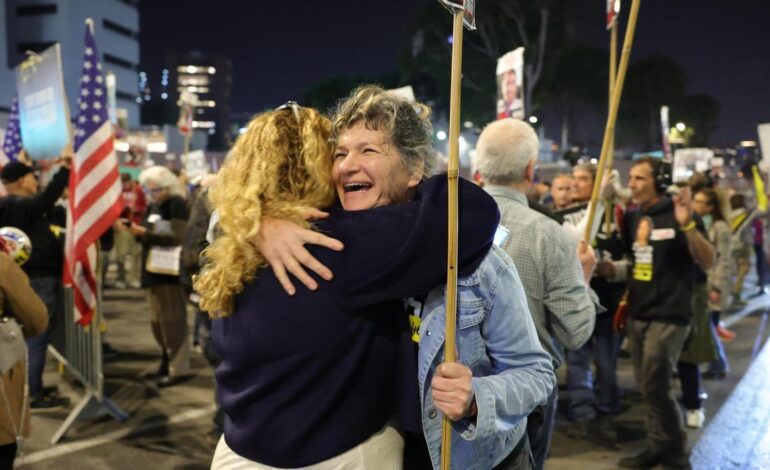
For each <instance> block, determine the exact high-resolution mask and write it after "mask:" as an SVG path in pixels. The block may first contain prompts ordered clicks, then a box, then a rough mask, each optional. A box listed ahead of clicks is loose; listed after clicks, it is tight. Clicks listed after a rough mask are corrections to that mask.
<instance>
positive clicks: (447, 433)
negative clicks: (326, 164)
mask: <svg viewBox="0 0 770 470" xmlns="http://www.w3.org/2000/svg"><path fill="white" fill-rule="evenodd" d="M462 64H463V10H456V11H455V12H454V28H453V31H452V78H451V82H450V101H449V162H448V165H447V179H448V190H449V191H448V192H449V222H448V224H447V240H448V250H447V277H446V338H445V340H444V361H445V362H455V361H456V360H457V354H456V346H455V326H456V324H457V321H456V320H457V224H458V217H457V213H458V207H457V192H458V186H457V185H458V177H459V174H460V80H461V79H462ZM451 457H452V422H451V421H450V419H449V418H448V417H447V416H446V415H444V417H443V419H442V422H441V469H442V470H449V464H450V462H451Z"/></svg>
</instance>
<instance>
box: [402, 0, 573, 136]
mask: <svg viewBox="0 0 770 470" xmlns="http://www.w3.org/2000/svg"><path fill="white" fill-rule="evenodd" d="M437 8H438V6H437V4H431V5H427V6H426V8H425V9H424V10H423V11H422V12H421V13H420V14H419V15H418V16H417V18H416V20H415V21H414V23H413V25H412V27H411V28H410V34H409V37H411V38H412V41H411V44H409V48H408V50H407V51H406V52H405V54H404V59H403V64H402V65H403V67H402V69H403V70H404V71H405V73H404V75H403V76H402V80H403V81H404V82H405V83H409V84H411V85H412V86H413V87H414V88H415V92H416V93H417V94H418V97H425V96H428V97H431V101H432V103H431V104H432V105H433V106H434V107H435V108H438V109H440V110H444V111H446V110H448V109H449V103H448V99H449V79H450V68H451V49H452V45H451V41H450V40H451V37H450V36H451V21H449V18H448V17H447V15H442V14H440V13H441V12H439V11H438V9H437ZM571 8H572V2H569V1H568V0H540V1H537V2H533V1H531V0H486V1H484V2H482V3H480V4H479V8H478V10H477V11H476V22H477V24H478V30H477V31H474V32H467V33H466V34H464V55H463V81H462V88H463V103H462V109H463V116H464V119H465V118H467V119H470V120H475V121H477V122H486V121H489V120H491V119H493V118H494V115H495V109H494V106H495V105H494V103H495V97H496V83H495V67H496V64H497V59H498V58H499V57H500V56H501V55H503V54H505V53H506V52H508V51H511V50H513V49H515V48H517V47H519V46H524V47H525V48H526V51H525V59H524V62H525V65H524V97H525V100H526V103H527V111H528V112H529V114H531V113H532V112H533V111H534V110H535V109H536V108H537V106H538V99H539V96H538V93H539V92H540V90H539V88H538V86H539V84H540V82H541V80H543V78H544V77H545V76H546V75H548V73H550V72H552V67H549V64H551V63H553V61H554V59H555V57H556V56H557V54H556V52H557V51H558V50H559V49H560V47H559V46H561V45H563V44H564V42H565V40H566V27H565V25H566V18H567V16H568V12H569V11H570V9H571ZM546 59H548V62H547V61H546Z"/></svg>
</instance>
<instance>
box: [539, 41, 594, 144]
mask: <svg viewBox="0 0 770 470" xmlns="http://www.w3.org/2000/svg"><path fill="white" fill-rule="evenodd" d="M608 65H609V57H608V53H607V51H605V50H602V49H597V48H590V47H581V46H575V47H572V48H569V49H566V50H564V51H563V52H562V53H561V54H560V55H559V57H558V59H557V60H556V63H555V64H554V73H553V74H552V75H551V76H550V82H549V83H543V85H544V88H545V90H544V92H543V103H544V105H547V106H548V107H550V108H553V109H554V110H555V111H557V112H558V113H559V114H560V115H561V117H562V132H561V135H562V143H561V147H562V148H563V149H566V148H567V145H568V143H569V132H570V129H571V128H572V123H573V121H574V119H575V115H576V112H577V111H580V108H586V107H587V108H589V109H590V110H592V111H595V112H596V113H597V114H599V115H600V116H606V114H607V100H608V97H607V94H608V92H607V86H608V78H607V77H608V73H609V71H608Z"/></svg>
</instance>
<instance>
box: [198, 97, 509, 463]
mask: <svg viewBox="0 0 770 470" xmlns="http://www.w3.org/2000/svg"><path fill="white" fill-rule="evenodd" d="M331 129H332V128H331V123H330V122H329V121H328V120H327V119H326V118H324V117H323V116H321V115H320V114H318V112H316V111H315V110H312V109H308V108H302V107H299V106H297V105H296V104H295V103H290V104H287V105H286V106H283V107H281V108H279V109H277V110H275V111H271V112H267V113H264V114H261V115H258V116H256V117H255V118H254V119H253V120H252V122H251V123H250V124H249V126H248V129H247V131H246V132H245V133H244V134H243V135H242V136H241V137H240V138H239V140H238V142H237V143H236V146H235V148H234V150H233V151H232V152H231V154H230V156H229V157H228V159H227V161H226V162H225V164H224V165H223V168H222V170H221V173H220V178H219V179H218V181H217V183H216V184H215V186H214V187H213V188H212V189H211V198H212V202H213V206H214V208H215V209H216V210H217V211H218V212H219V214H220V222H219V235H218V237H217V238H216V239H215V240H214V242H213V243H212V245H211V246H210V247H209V248H208V249H207V250H206V251H204V255H203V257H204V263H206V264H205V265H204V267H203V269H202V271H201V274H200V275H199V277H198V278H197V279H196V281H195V288H196V290H197V292H198V293H199V294H200V295H201V297H202V300H201V305H202V307H203V308H205V309H208V310H209V311H210V312H212V314H213V315H214V316H215V317H217V318H215V319H214V320H213V322H212V323H213V325H212V339H213V341H214V344H215V346H216V349H217V352H218V353H219V354H220V355H221V356H222V363H221V365H220V366H219V367H218V368H217V371H216V378H217V390H218V392H219V396H220V398H221V404H222V408H223V409H224V411H225V414H226V419H225V431H224V435H223V437H222V439H221V440H220V441H219V444H218V445H217V450H216V452H215V455H214V459H213V462H212V468H215V469H224V468H235V466H238V468H255V469H270V468H276V467H277V468H302V467H307V466H311V465H312V466H313V468H314V469H326V468H329V469H331V468H378V469H391V468H393V469H396V468H401V465H402V450H403V439H402V438H401V436H400V435H399V433H398V432H397V431H396V429H395V427H394V425H393V424H391V422H392V420H393V419H395V418H397V417H400V418H402V419H412V420H414V422H416V426H419V398H418V391H417V387H416V381H415V380H414V378H415V377H416V373H417V372H416V360H415V356H414V343H412V342H411V340H410V338H411V331H410V328H409V322H408V319H407V316H406V314H404V308H403V303H402V300H400V299H403V298H407V297H409V296H411V295H416V294H418V293H420V292H427V291H428V290H429V289H430V288H431V287H433V286H435V285H436V284H439V283H440V282H441V281H442V279H443V277H444V276H445V271H444V268H445V263H444V261H445V256H446V236H445V234H444V232H443V230H436V227H443V226H444V225H446V217H447V207H446V183H445V180H437V181H436V182H435V183H433V184H429V183H426V184H424V185H423V186H422V187H421V189H420V190H417V191H416V193H417V194H416V197H415V200H414V201H410V202H405V203H403V204H400V205H397V206H387V207H380V208H377V209H374V210H363V211H357V212H346V211H344V210H342V208H340V207H337V206H336V204H335V198H334V187H333V185H332V179H331V169H332V157H333V154H332V151H333V149H334V145H335V142H334V141H333V139H332V131H331ZM375 158H379V157H375ZM404 171H406V170H404ZM422 188H424V190H423V189H422ZM465 195H466V197H465V200H466V202H467V206H466V207H467V208H468V209H467V210H466V211H465V212H464V213H463V214H464V215H463V218H462V222H463V224H461V227H467V229H464V230H461V232H460V235H461V237H462V238H461V239H462V240H463V247H462V251H461V263H462V264H461V266H465V264H468V263H475V262H476V258H477V257H478V256H479V253H483V252H485V251H486V249H487V248H488V246H489V244H490V241H491V239H492V236H493V233H494V230H495V227H496V222H497V208H496V206H495V204H494V201H492V200H491V198H489V197H488V196H486V194H485V193H484V192H483V191H481V190H480V189H478V188H475V187H469V188H466V193H465ZM333 204H335V205H334V206H332V205H333ZM309 207H315V208H326V209H329V214H328V217H326V218H323V219H321V220H316V222H314V224H313V225H314V226H313V229H314V230H315V231H316V232H320V233H325V234H327V235H328V236H330V237H334V238H336V239H338V240H340V241H341V242H342V243H343V244H344V247H345V248H344V250H343V251H342V252H339V253H338V252H336V251H333V250H330V249H328V248H323V247H309V248H308V250H309V251H310V252H311V253H312V255H313V256H315V257H316V258H318V259H319V260H320V261H321V262H323V263H324V264H325V265H326V266H329V267H330V268H331V269H333V270H334V273H335V276H334V278H333V279H331V280H330V282H328V283H325V284H324V285H323V286H320V287H319V288H318V289H316V290H314V291H312V290H306V289H300V290H297V291H295V293H294V295H288V294H287V293H285V292H284V291H283V289H282V286H281V283H280V282H279V280H278V277H277V273H276V272H274V271H273V270H272V269H269V268H267V267H266V261H265V259H264V256H263V255H262V254H261V253H260V252H259V250H258V249H256V248H254V247H253V246H252V244H251V241H252V240H253V239H254V237H255V235H257V234H258V233H259V232H260V230H261V229H262V228H264V224H265V222H266V221H268V220H273V221H275V220H285V221H294V222H296V223H298V224H300V225H303V226H306V227H307V226H308V223H307V222H306V221H305V220H304V215H305V213H306V210H307V208H309ZM409 413H412V416H410V417H409V418H405V416H406V415H408V414H409Z"/></svg>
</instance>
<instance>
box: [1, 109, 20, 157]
mask: <svg viewBox="0 0 770 470" xmlns="http://www.w3.org/2000/svg"><path fill="white" fill-rule="evenodd" d="M20 129H21V127H20V126H19V97H18V96H14V97H13V104H12V105H11V114H9V115H8V125H7V126H6V127H5V136H4V137H3V151H2V153H1V154H0V168H2V167H3V166H4V165H5V164H6V163H8V162H10V161H14V160H16V155H18V154H19V152H20V151H21V132H20Z"/></svg>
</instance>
